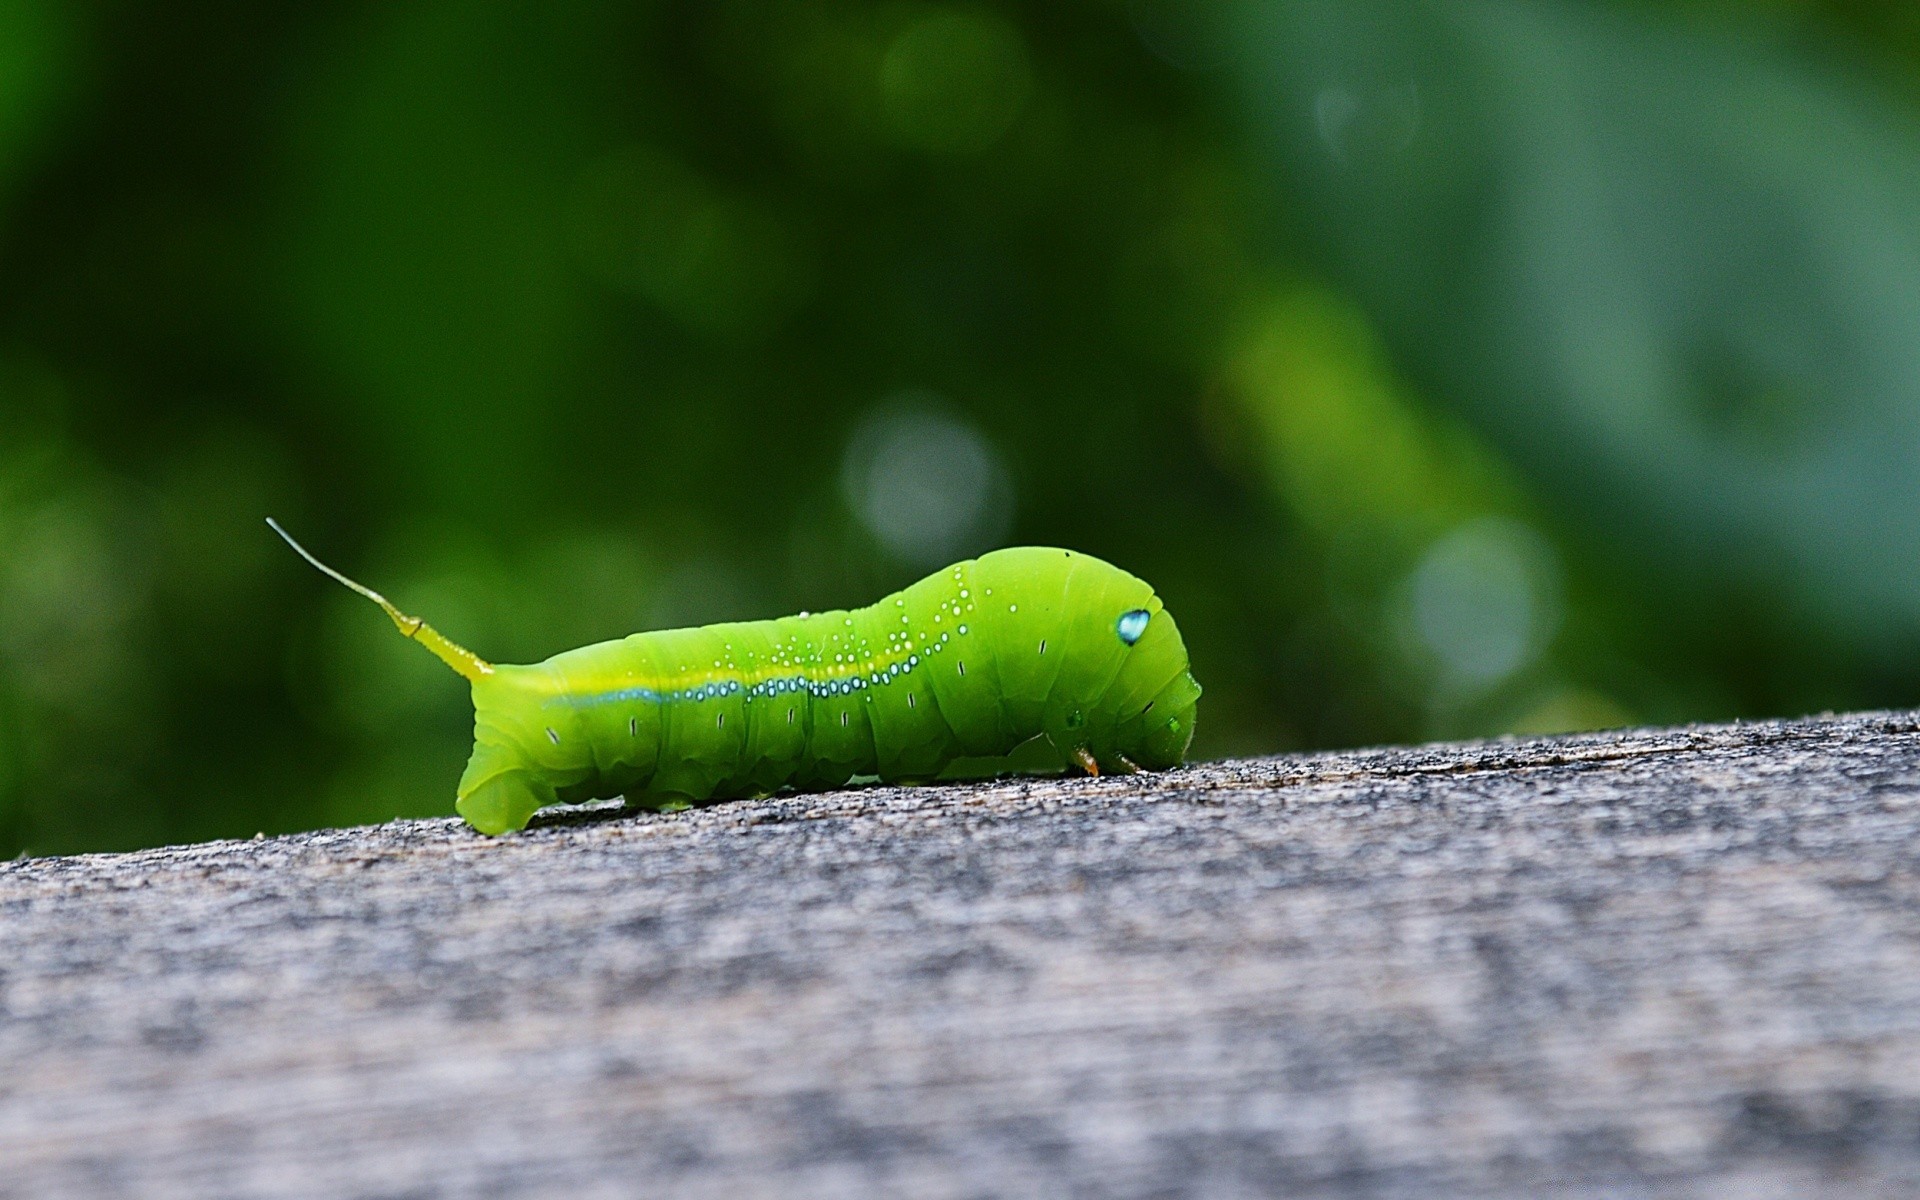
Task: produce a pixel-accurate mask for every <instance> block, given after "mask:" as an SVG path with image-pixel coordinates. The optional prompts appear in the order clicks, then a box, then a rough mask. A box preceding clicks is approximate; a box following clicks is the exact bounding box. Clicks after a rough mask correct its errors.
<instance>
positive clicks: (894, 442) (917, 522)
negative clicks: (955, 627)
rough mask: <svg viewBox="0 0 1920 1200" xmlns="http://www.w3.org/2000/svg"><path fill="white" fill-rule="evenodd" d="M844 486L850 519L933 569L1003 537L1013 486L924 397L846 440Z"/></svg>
mask: <svg viewBox="0 0 1920 1200" xmlns="http://www.w3.org/2000/svg"><path fill="white" fill-rule="evenodd" d="M841 486H842V489H843V490H844V492H845V494H846V498H847V503H848V505H849V506H850V507H851V508H852V509H853V511H854V514H855V515H856V516H858V517H859V518H860V521H861V523H862V524H863V525H865V526H866V527H867V529H868V530H869V531H870V532H871V533H872V534H873V536H874V537H875V538H876V539H878V540H879V542H880V544H881V545H882V546H884V547H886V549H887V550H888V551H889V552H890V553H892V554H893V556H894V557H896V558H898V559H900V560H901V561H902V562H906V563H910V564H913V565H916V566H925V565H935V564H938V563H942V562H945V561H947V560H949V559H953V558H958V557H961V556H963V555H966V554H969V553H973V552H976V551H979V550H984V549H987V548H988V547H990V546H991V545H993V544H994V542H996V541H997V540H998V539H999V538H1001V537H1003V536H1005V533H1006V530H1007V527H1008V524H1009V522H1010V520H1011V518H1012V513H1013V483H1012V479H1011V478H1010V476H1009V475H1008V473H1007V468H1006V464H1005V462H1004V461H1003V460H1002V459H1001V457H1000V453H999V451H997V450H995V449H994V447H993V445H992V444H991V443H990V442H988V441H987V439H986V436H985V435H984V434H982V433H981V432H980V430H979V429H978V428H976V427H975V426H974V425H973V424H972V423H971V422H969V421H967V420H965V419H963V418H961V417H960V416H958V415H956V414H954V413H952V412H950V411H948V410H947V409H946V407H945V406H944V405H942V404H941V403H940V402H939V401H938V400H937V399H936V398H934V397H933V396H931V395H930V394H928V393H924V392H918V393H904V394H901V395H898V396H895V397H893V398H892V399H890V400H888V401H886V402H884V403H882V404H881V405H879V406H878V407H876V408H875V409H874V411H873V412H871V413H869V414H868V416H867V417H866V419H865V420H863V421H862V422H861V424H860V426H859V428H858V429H856V430H855V431H854V435H853V438H852V440H851V441H850V442H849V443H848V446H847V453H846V458H845V460H844V464H843V466H842V470H841Z"/></svg>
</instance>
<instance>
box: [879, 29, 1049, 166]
mask: <svg viewBox="0 0 1920 1200" xmlns="http://www.w3.org/2000/svg"><path fill="white" fill-rule="evenodd" d="M1032 87H1033V70H1032V68H1031V67H1030V66H1029V65H1028V61H1027V47H1026V43H1025V41H1024V40H1023V39H1022V38H1021V36H1020V33H1019V31H1018V30H1016V29H1014V28H1013V27H1012V26H1011V25H1009V24H1007V23H1006V22H1005V21H1003V20H1001V19H1000V18H998V17H996V16H993V15H991V14H989V13H985V12H972V11H949V12H941V13H936V14H934V15H932V16H928V17H923V18H921V19H920V20H919V21H917V22H915V23H914V24H912V25H909V26H908V27H907V28H906V29H905V30H903V31H902V32H901V33H900V34H899V35H898V36H897V37H895V38H894V40H893V44H892V45H890V46H889V47H888V48H887V53H886V56H885V57H884V58H883V59H882V60H881V63H880V95H881V103H882V105H883V106H884V109H885V112H886V117H887V127H888V130H889V131H890V132H891V133H892V135H893V137H894V138H895V140H897V141H898V142H900V143H901V144H902V145H906V146H911V147H913V148H915V149H920V150H927V151H932V152H934V153H938V154H977V153H979V152H980V151H982V150H985V149H986V148H987V147H989V146H991V145H993V144H994V143H995V142H997V141H999V140H1000V138H1001V136H1002V135H1003V134H1005V133H1006V132H1007V129H1008V128H1009V127H1011V126H1012V124H1013V122H1014V119H1015V118H1016V117H1018V116H1019V115H1020V110H1021V108H1022V107H1024V106H1025V104H1026V102H1027V94H1028V92H1030V91H1031V90H1032Z"/></svg>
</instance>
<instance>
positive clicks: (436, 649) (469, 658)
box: [267, 517, 493, 683]
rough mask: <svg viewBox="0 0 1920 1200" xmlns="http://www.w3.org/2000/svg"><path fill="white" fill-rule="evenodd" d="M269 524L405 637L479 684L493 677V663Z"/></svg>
mask: <svg viewBox="0 0 1920 1200" xmlns="http://www.w3.org/2000/svg"><path fill="white" fill-rule="evenodd" d="M267 524H268V525H269V526H271V527H272V529H273V531H274V532H275V533H277V534H279V535H280V536H281V537H282V538H284V539H285V540H286V543H287V545H289V546H292V547H293V552H294V553H295V554H298V555H299V556H300V557H301V558H304V559H306V560H307V561H308V562H309V563H311V564H313V566H314V568H315V569H316V570H318V571H319V572H320V573H321V574H322V575H325V576H327V577H328V578H329V579H332V580H334V581H336V582H338V583H341V584H344V585H345V586H347V587H348V588H351V589H352V590H353V591H356V592H358V593H360V594H361V595H362V596H365V597H366V598H367V599H369V600H371V601H373V602H374V603H375V604H378V605H379V606H380V608H381V610H382V611H384V612H385V613H386V614H387V616H388V617H390V618H392V620H393V623H394V625H395V627H397V628H398V629H399V630H400V632H401V633H402V634H404V635H406V636H407V637H410V638H412V639H413V640H414V641H416V642H419V643H420V644H421V645H422V646H425V647H426V648H427V649H428V650H430V651H432V652H433V656H434V657H435V658H437V659H439V660H440V661H441V662H443V663H445V664H447V665H448V666H449V667H452V668H453V669H454V670H455V671H456V672H457V673H459V674H460V675H461V676H462V677H463V678H466V679H468V680H471V681H473V682H475V683H478V682H479V681H480V680H482V679H484V678H486V677H487V676H489V675H491V674H493V664H492V663H490V662H488V661H486V660H485V659H483V658H481V657H480V656H479V655H477V654H475V653H474V652H473V651H471V650H469V649H467V648H466V647H465V646H462V645H460V644H459V643H458V642H455V641H453V640H451V639H449V638H448V637H447V636H446V635H445V634H442V633H441V632H440V631H439V630H437V629H435V628H434V627H433V626H431V625H429V624H427V623H426V622H425V621H423V620H421V619H420V618H419V617H410V616H408V615H407V614H406V613H403V612H401V611H400V610H399V609H397V608H395V607H394V606H393V602H392V601H390V600H388V599H387V598H386V597H385V596H382V595H381V594H380V593H379V592H376V591H374V590H373V589H372V588H370V587H368V586H367V585H366V584H364V583H357V582H355V581H354V580H351V579H348V578H347V577H346V576H345V575H342V574H341V573H340V572H338V571H336V570H334V569H333V568H332V567H330V566H328V565H327V564H325V563H323V562H321V561H320V560H319V559H317V558H315V557H314V556H313V554H312V553H311V552H310V551H309V550H308V549H307V548H306V547H305V546H302V545H301V544H300V543H299V542H296V541H294V540H293V535H292V534H290V533H288V532H287V531H286V530H284V529H282V528H280V522H278V521H276V520H274V519H273V518H272V517H268V518H267Z"/></svg>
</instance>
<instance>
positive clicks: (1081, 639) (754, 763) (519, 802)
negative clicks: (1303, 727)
mask: <svg viewBox="0 0 1920 1200" xmlns="http://www.w3.org/2000/svg"><path fill="white" fill-rule="evenodd" d="M267 523H268V524H269V525H270V526H272V527H273V530H274V532H275V533H278V534H279V535H280V536H281V537H282V538H285V539H286V541H287V544H288V545H290V546H292V547H293V549H294V551H295V552H296V553H298V554H299V555H300V556H301V557H302V558H304V559H306V560H307V561H308V562H309V563H311V564H312V565H313V566H314V567H315V568H317V569H318V570H320V571H321V572H322V573H324V574H326V575H327V576H329V577H330V578H332V579H334V580H336V581H338V582H339V583H341V584H342V585H344V586H345V587H348V588H350V589H352V590H353V591H355V592H357V593H358V594H360V595H362V596H364V597H366V598H367V599H368V600H371V601H372V602H374V603H375V604H377V605H379V606H380V608H381V609H382V610H383V611H384V612H385V613H386V614H387V616H388V618H389V619H391V620H392V621H393V623H394V626H395V627H396V628H398V629H399V630H400V632H401V633H402V634H404V635H405V636H406V637H408V638H410V639H412V640H414V641H416V642H419V643H420V644H421V645H423V646H425V647H426V648H427V650H428V651H429V652H431V653H432V654H433V655H435V656H436V657H437V658H439V659H440V660H441V661H442V662H444V663H446V664H447V666H449V667H450V668H452V669H453V670H454V671H455V672H456V673H457V674H459V675H460V676H461V677H462V678H464V679H466V680H467V682H468V683H469V685H470V686H471V688H472V693H473V706H474V746H473V755H472V757H471V758H470V759H469V760H468V762H467V768H466V771H465V772H464V773H463V774H462V775H461V777H460V781H459V783H458V784H457V785H456V787H455V800H454V807H455V809H456V810H457V811H458V812H459V813H460V815H461V816H462V817H464V818H466V820H467V822H468V824H470V825H472V826H473V827H474V828H475V829H477V830H479V831H480V832H481V833H485V834H499V833H506V832H508V831H511V830H517V829H522V828H525V826H526V824H527V821H528V819H529V818H531V817H532V816H533V814H534V812H535V811H536V810H537V809H539V808H541V807H542V806H544V805H548V804H554V803H579V802H581V801H585V800H591V799H602V798H608V797H613V796H625V797H626V798H627V800H628V801H629V802H630V803H634V804H639V805H642V806H645V807H651V808H655V809H660V810H663V811H676V810H678V809H681V808H685V807H688V806H690V805H694V804H703V803H706V802H708V801H714V800H725V799H735V798H742V797H747V796H757V795H766V794H768V793H771V792H774V791H778V790H780V789H781V788H792V789H795V790H799V791H819V790H825V789H830V788H836V787H841V786H843V785H845V784H846V783H847V781H848V780H850V779H852V778H853V777H855V776H871V777H877V778H879V779H880V780H882V781H885V782H920V781H926V780H931V779H933V778H935V777H937V776H938V775H939V774H940V773H941V771H943V770H944V769H946V768H947V767H948V766H949V765H951V764H953V763H954V762H955V761H956V760H960V759H966V760H969V761H978V760H983V759H984V760H996V759H1003V758H1005V757H1006V756H1008V755H1010V754H1012V753H1013V752H1014V751H1015V750H1016V749H1017V748H1020V747H1023V746H1025V745H1026V744H1027V743H1029V742H1032V741H1034V740H1035V739H1038V738H1044V739H1045V740H1046V741H1047V742H1048V743H1050V744H1051V745H1052V747H1053V749H1054V751H1055V752H1057V755H1058V758H1059V760H1060V761H1061V762H1065V763H1072V764H1077V765H1078V766H1079V767H1080V768H1081V769H1083V770H1085V771H1086V772H1088V773H1089V774H1095V775H1097V774H1100V773H1101V772H1103V771H1106V772H1125V771H1137V770H1165V769H1167V768H1169V767H1174V766H1178V765H1179V764H1180V763H1181V762H1182V761H1183V760H1184V759H1185V757H1186V753H1187V747H1188V745H1189V743H1190V742H1191V741H1192V738H1193V724H1194V722H1193V718H1194V712H1195V709H1196V707H1197V705H1198V702H1199V699H1200V685H1199V684H1198V683H1196V682H1195V681H1194V678H1193V673H1192V671H1191V670H1190V669H1189V665H1188V661H1187V649H1186V645H1185V643H1183V642H1182V641H1181V638H1180V631H1179V628H1178V627H1177V626H1176V625H1175V624H1174V620H1173V616H1172V614H1170V613H1168V612H1167V611H1166V609H1165V607H1164V606H1163V605H1162V604H1161V602H1160V598H1159V597H1158V596H1156V595H1154V593H1153V589H1152V588H1150V587H1148V586H1147V584H1146V583H1144V582H1142V581H1141V580H1139V579H1137V578H1135V577H1134V576H1132V575H1129V574H1128V573H1126V572H1125V571H1122V570H1120V569H1119V568H1118V567H1114V566H1111V565H1109V564H1107V563H1105V562H1102V561H1101V560H1099V559H1097V558H1094V557H1092V556H1091V555H1086V554H1079V553H1076V552H1074V551H1071V550H1060V549H1052V548H1042V547H1031V546H1027V547H1017V548H1014V549H1008V550H996V551H994V552H992V553H991V554H985V555H982V556H981V557H979V558H977V559H970V560H968V561H966V562H960V563H955V564H954V565H953V566H951V567H948V568H946V569H944V570H941V571H936V572H934V573H933V574H931V575H929V576H927V577H926V578H925V579H922V580H921V581H920V582H918V583H915V584H913V585H911V586H910V587H907V588H905V589H903V590H901V591H899V592H896V593H894V594H892V595H890V596H887V597H884V598H882V599H881V600H879V601H877V602H875V603H874V604H871V605H869V606H867V607H866V608H861V609H854V610H851V611H836V612H823V613H803V614H801V615H799V616H793V617H781V618H778V619H776V620H771V621H742V622H730V623H727V624H721V625H707V626H702V627H699V628H693V629H663V630H657V631H654V632H650V633H636V634H633V635H632V636H630V637H625V638H621V639H619V640H617V641H610V642H600V643H597V644H595V645H591V646H582V647H581V648H579V649H577V650H568V651H565V652H563V653H561V654H556V655H554V656H553V657H552V658H549V659H547V660H546V661H545V662H540V663H532V664H527V665H514V664H507V663H500V664H495V663H490V662H487V661H486V660H484V659H482V658H480V657H479V656H478V655H476V654H474V653H473V652H472V651H470V650H468V649H466V648H465V647H463V646H460V645H458V644H456V643H454V642H453V641H451V640H449V639H448V638H447V637H445V636H444V635H442V634H441V633H440V632H439V631H438V630H436V629H434V628H433V626H431V625H429V624H427V623H426V622H425V621H422V620H421V619H420V618H418V617H413V616H409V615H408V614H406V613H403V612H401V611H400V610H399V609H398V608H396V607H394V605H393V604H392V603H390V602H389V601H388V600H387V598H386V597H384V596H382V595H381V594H380V593H378V592H376V591H374V590H372V589H371V588H368V587H366V586H364V585H362V584H360V583H357V582H355V581H354V580H352V579H349V578H348V577H346V576H345V575H342V574H341V573H339V572H338V571H335V570H334V569H333V568H332V567H329V566H327V565H326V564H325V563H323V562H321V561H320V560H319V559H317V558H315V557H314V556H313V555H312V554H310V553H309V552H308V551H307V550H306V548H305V547H303V546H302V545H300V543H299V542H297V541H295V540H294V539H293V537H292V536H291V535H289V534H288V533H287V531H286V530H284V529H282V528H281V527H280V525H279V523H278V522H275V521H273V520H272V519H271V518H269V519H268V522H267ZM1116 634H1117V635H1118V636H1115V635H1116ZM948 651H952V653H948Z"/></svg>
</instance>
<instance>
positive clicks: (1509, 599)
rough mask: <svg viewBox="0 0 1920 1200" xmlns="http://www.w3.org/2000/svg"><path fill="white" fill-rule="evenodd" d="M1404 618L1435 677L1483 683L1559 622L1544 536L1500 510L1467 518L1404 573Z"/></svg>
mask: <svg viewBox="0 0 1920 1200" xmlns="http://www.w3.org/2000/svg"><path fill="white" fill-rule="evenodd" d="M1408 595H1409V601H1410V620H1411V622H1412V626H1413V631H1414V633H1415V634H1416V635H1417V637H1418V639H1419V642H1420V644H1421V645H1422V647H1423V648H1424V649H1425V650H1427V651H1428V652H1430V653H1431V654H1432V655H1433V656H1434V658H1435V659H1437V660H1438V663H1439V666H1440V672H1441V682H1442V684H1443V685H1445V686H1450V687H1454V688H1463V689H1468V690H1472V689H1477V688H1484V687H1489V686H1491V685H1493V684H1496V683H1499V682H1500V681H1502V680H1504V679H1506V678H1507V677H1509V676H1511V675H1512V674H1514V673H1515V672H1516V671H1518V670H1519V669H1520V668H1522V667H1524V666H1526V665H1527V664H1528V663H1529V662H1531V661H1532V660H1533V658H1534V656H1535V655H1537V654H1538V653H1539V652H1540V650H1541V649H1543V648H1544V647H1545V645H1546V643H1547V641H1548V640H1549V639H1550V638H1551V637H1552V636H1553V634H1554V632H1555V630H1556V629H1557V628H1558V626H1559V623H1560V605H1561V585H1560V573H1559V566H1558V563H1557V561H1556V560H1555V558H1554V555H1553V551H1552V549H1551V548H1550V547H1549V546H1548V545H1547V543H1546V541H1545V540H1544V539H1543V538H1541V537H1540V535H1539V534H1537V533H1535V532H1534V531H1533V530H1532V529H1531V528H1529V527H1528V526H1526V525H1524V524H1522V523H1520V522H1518V521H1514V520H1511V519H1508V518H1505V517H1485V518H1482V519H1480V520H1477V521H1471V522H1469V523H1467V524H1466V525H1463V526H1461V527H1460V528H1458V529H1456V530H1454V531H1453V532H1452V533H1449V534H1447V535H1446V536H1445V537H1443V538H1441V539H1440V540H1439V541H1437V542H1435V543H1434V544H1433V546H1432V547H1430V548H1429V549H1428V550H1427V551H1426V553H1425V554H1423V555H1422V556H1421V558H1420V561H1419V563H1418V565H1416V566H1415V567H1414V569H1413V574H1412V577H1411V579H1410V580H1409V586H1408Z"/></svg>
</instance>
